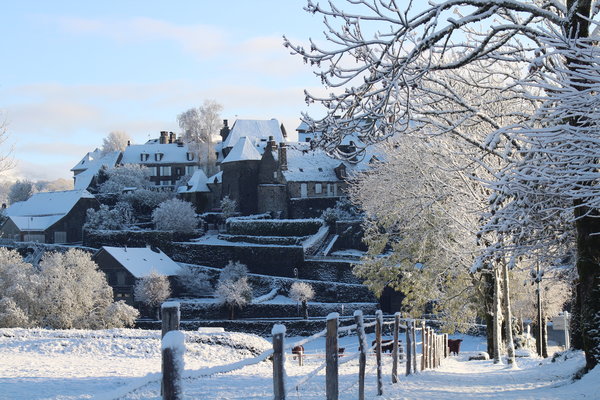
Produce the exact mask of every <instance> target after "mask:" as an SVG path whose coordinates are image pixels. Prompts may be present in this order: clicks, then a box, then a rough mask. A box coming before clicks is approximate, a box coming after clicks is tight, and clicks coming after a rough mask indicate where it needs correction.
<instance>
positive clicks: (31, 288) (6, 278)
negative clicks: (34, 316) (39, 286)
mask: <svg viewBox="0 0 600 400" xmlns="http://www.w3.org/2000/svg"><path fill="white" fill-rule="evenodd" d="M34 272H35V271H34V269H33V267H32V266H31V264H28V263H26V262H24V261H23V258H22V257H21V255H20V254H19V253H18V252H17V251H16V250H9V249H7V248H5V247H0V302H2V305H3V307H0V310H4V312H2V314H1V315H0V327H5V328H8V327H15V326H19V327H27V326H29V325H30V319H29V316H28V314H29V310H30V308H31V307H32V303H33V302H34V300H35V297H34V296H35V295H34V292H35V284H36V282H37V280H36V279H35V275H34ZM0 312H1V311H0Z"/></svg>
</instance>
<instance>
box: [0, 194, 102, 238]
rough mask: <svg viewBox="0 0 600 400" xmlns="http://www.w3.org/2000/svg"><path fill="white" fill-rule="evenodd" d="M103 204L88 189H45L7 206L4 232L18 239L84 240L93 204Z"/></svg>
mask: <svg viewBox="0 0 600 400" xmlns="http://www.w3.org/2000/svg"><path fill="white" fill-rule="evenodd" d="M99 206H100V204H99V203H98V201H97V200H96V198H95V197H94V196H93V195H92V194H90V193H89V192H88V191H87V190H83V189H79V190H68V191H62V192H41V193H36V194H34V195H33V196H31V197H30V198H29V199H28V200H26V201H21V202H17V203H14V204H12V205H11V206H10V207H8V208H7V209H6V212H5V214H6V216H7V219H6V221H5V222H4V223H3V224H2V227H0V232H1V233H2V236H3V237H5V238H8V239H13V240H17V241H32V242H40V243H76V242H81V241H82V235H83V224H84V223H85V218H86V213H87V210H88V209H89V208H94V209H97V208H99Z"/></svg>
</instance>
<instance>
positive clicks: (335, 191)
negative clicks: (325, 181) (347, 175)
mask: <svg viewBox="0 0 600 400" xmlns="http://www.w3.org/2000/svg"><path fill="white" fill-rule="evenodd" d="M333 195H334V196H337V183H334V184H333Z"/></svg>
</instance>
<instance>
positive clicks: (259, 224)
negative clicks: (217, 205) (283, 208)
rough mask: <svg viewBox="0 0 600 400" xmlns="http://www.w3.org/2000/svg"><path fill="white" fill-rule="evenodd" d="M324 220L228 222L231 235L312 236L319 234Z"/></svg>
mask: <svg viewBox="0 0 600 400" xmlns="http://www.w3.org/2000/svg"><path fill="white" fill-rule="evenodd" d="M322 225H323V220H321V219H318V218H313V219H270V220H269V219H252V220H250V219H240V218H229V219H228V220H227V233H229V234H230V235H251V236H310V235H314V234H315V233H317V231H318V230H319V228H320V227H321V226H322Z"/></svg>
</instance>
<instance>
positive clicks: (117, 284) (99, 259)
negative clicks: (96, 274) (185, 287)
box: [92, 246, 181, 305]
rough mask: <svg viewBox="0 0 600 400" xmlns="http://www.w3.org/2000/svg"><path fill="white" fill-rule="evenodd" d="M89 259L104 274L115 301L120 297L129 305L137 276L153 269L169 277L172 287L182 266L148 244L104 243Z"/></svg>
mask: <svg viewBox="0 0 600 400" xmlns="http://www.w3.org/2000/svg"><path fill="white" fill-rule="evenodd" d="M92 260H93V261H94V262H95V263H96V264H98V268H100V270H102V272H104V274H105V275H106V280H107V282H108V284H109V285H110V286H111V287H112V288H113V295H114V299H115V301H118V300H123V301H125V302H126V303H127V304H129V305H133V304H134V298H133V289H134V287H135V284H136V282H137V281H138V280H139V279H141V278H144V277H146V276H148V275H150V273H152V272H153V271H155V272H156V273H158V274H160V275H164V276H167V277H169V278H170V279H169V280H170V281H171V286H172V287H173V283H174V277H175V276H177V274H178V273H179V270H180V268H181V267H180V266H179V264H177V263H176V262H175V261H173V260H171V258H169V256H167V255H166V254H165V253H163V252H162V251H161V250H160V249H157V248H150V247H110V246H103V247H102V248H100V250H98V251H97V252H96V253H95V254H94V255H93V256H92Z"/></svg>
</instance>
